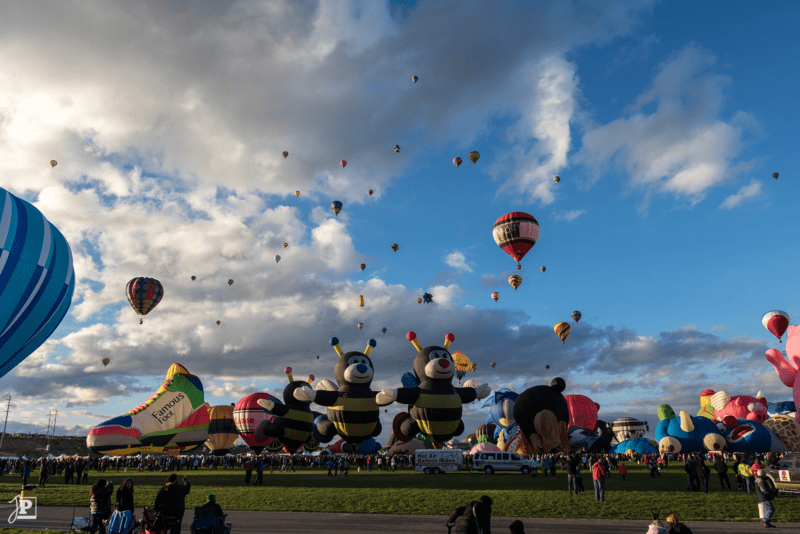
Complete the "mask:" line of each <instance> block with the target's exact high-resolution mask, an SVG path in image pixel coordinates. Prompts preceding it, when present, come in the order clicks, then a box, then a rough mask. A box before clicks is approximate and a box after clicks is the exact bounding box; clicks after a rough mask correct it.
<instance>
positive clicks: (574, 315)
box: [572, 310, 581, 323]
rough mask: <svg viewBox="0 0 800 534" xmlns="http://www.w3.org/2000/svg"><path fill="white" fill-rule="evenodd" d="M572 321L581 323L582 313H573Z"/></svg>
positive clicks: (576, 311)
mask: <svg viewBox="0 0 800 534" xmlns="http://www.w3.org/2000/svg"><path fill="white" fill-rule="evenodd" d="M572 320H573V321H575V322H576V323H577V322H578V321H580V320H581V312H579V311H578V310H575V311H574V312H572Z"/></svg>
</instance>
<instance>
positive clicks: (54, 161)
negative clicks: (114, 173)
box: [50, 159, 777, 178]
mask: <svg viewBox="0 0 800 534" xmlns="http://www.w3.org/2000/svg"><path fill="white" fill-rule="evenodd" d="M56 165H58V162H57V161H56V160H54V159H51V160H50V166H51V167H55V166H56ZM776 178H777V176H776Z"/></svg>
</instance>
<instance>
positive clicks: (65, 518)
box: [0, 504, 800, 534]
mask: <svg viewBox="0 0 800 534" xmlns="http://www.w3.org/2000/svg"><path fill="white" fill-rule="evenodd" d="M11 510H12V509H11V505H5V504H4V505H2V506H0V521H2V522H3V523H5V521H6V518H7V517H8V515H9V514H10V513H11ZM74 513H75V516H77V517H80V516H83V517H88V516H89V508H88V507H83V508H75V509H74ZM72 516H73V508H71V507H66V506H40V507H39V511H38V518H37V519H36V520H28V521H22V520H18V521H17V522H16V523H15V524H14V526H15V527H19V528H31V529H36V530H69V525H70V522H71V520H72ZM139 516H141V510H140V511H139ZM189 516H190V513H187V514H186V523H185V525H184V527H183V530H182V532H183V533H184V534H188V532H189V524H190V523H191V520H190V519H189ZM516 519H519V520H521V521H522V522H523V523H524V524H525V532H526V533H529V532H557V533H564V534H588V533H593V534H594V533H597V532H606V533H613V534H643V533H644V532H647V525H648V524H649V522H648V521H629V520H614V519H542V518H530V517H494V518H492V527H493V529H494V530H495V531H496V532H497V533H499V534H507V533H508V525H510V524H511V523H512V522H513V521H514V520H516ZM228 521H230V522H231V523H233V532H234V533H239V532H269V533H284V532H285V533H291V534H306V533H308V534H319V533H321V532H324V533H325V534H353V533H355V532H357V533H359V534H388V533H394V532H398V533H404V534H430V533H439V534H446V533H447V528H446V527H445V524H444V523H445V517H444V516H435V515H384V514H325V513H307V512H238V511H232V512H230V513H229V514H228ZM777 525H778V528H777V529H775V530H776V531H779V530H785V531H789V532H795V533H796V532H800V523H777ZM689 526H690V527H691V528H692V531H693V532H695V533H696V534H720V533H722V532H725V533H730V532H734V533H737V534H749V533H755V532H764V527H763V525H762V524H761V523H722V522H699V521H695V522H692V523H690V524H689Z"/></svg>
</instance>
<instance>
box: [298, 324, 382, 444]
mask: <svg viewBox="0 0 800 534" xmlns="http://www.w3.org/2000/svg"><path fill="white" fill-rule="evenodd" d="M377 344H378V343H377V342H376V341H375V340H374V339H370V340H369V342H368V344H367V348H366V349H365V350H364V352H358V351H353V352H347V353H345V352H344V351H342V348H341V347H340V346H339V339H338V338H335V337H333V338H331V346H333V348H334V350H335V351H336V354H338V355H339V359H338V360H336V366H335V368H334V373H335V375H336V383H337V384H338V386H339V388H338V389H336V390H328V389H322V387H323V383H324V381H323V382H320V384H317V389H311V387H310V386H308V385H303V386H302V387H299V388H297V389H295V391H294V398H295V399H297V400H299V401H303V402H316V403H317V404H319V405H320V406H327V407H328V413H327V416H321V417H318V418H317V419H316V431H317V434H318V435H319V437H320V442H322V443H328V442H330V441H331V440H332V439H333V437H334V436H336V435H339V436H341V438H342V439H343V440H344V441H345V442H346V444H347V445H348V447H347V448H348V449H349V450H346V451H344V452H352V451H355V450H357V449H358V446H359V444H361V443H362V442H364V441H366V440H368V439H369V438H371V437H374V436H377V435H379V434H380V433H381V423H380V420H379V417H378V416H379V411H380V410H379V409H378V403H377V402H376V401H375V396H376V395H377V394H378V392H377V391H372V378H373V376H374V374H375V368H374V367H373V365H372V360H370V358H369V353H370V352H371V351H372V349H373V347H375V346H376V345H377ZM343 450H344V448H343Z"/></svg>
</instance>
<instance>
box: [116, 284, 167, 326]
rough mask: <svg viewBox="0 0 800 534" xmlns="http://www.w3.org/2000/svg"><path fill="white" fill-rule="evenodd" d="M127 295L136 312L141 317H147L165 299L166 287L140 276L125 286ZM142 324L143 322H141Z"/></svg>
mask: <svg viewBox="0 0 800 534" xmlns="http://www.w3.org/2000/svg"><path fill="white" fill-rule="evenodd" d="M125 295H126V296H127V297H128V302H129V303H130V305H131V306H132V307H133V309H134V311H135V312H136V313H138V314H139V315H147V314H148V313H150V310H152V309H153V308H155V307H156V306H157V305H158V303H159V302H161V299H162V298H163V297H164V287H163V286H162V285H161V282H159V281H158V280H156V279H155V278H146V277H144V276H140V277H138V278H134V279H133V280H131V281H130V282H128V284H127V285H126V286H125ZM139 324H142V320H141V319H140V320H139Z"/></svg>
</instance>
